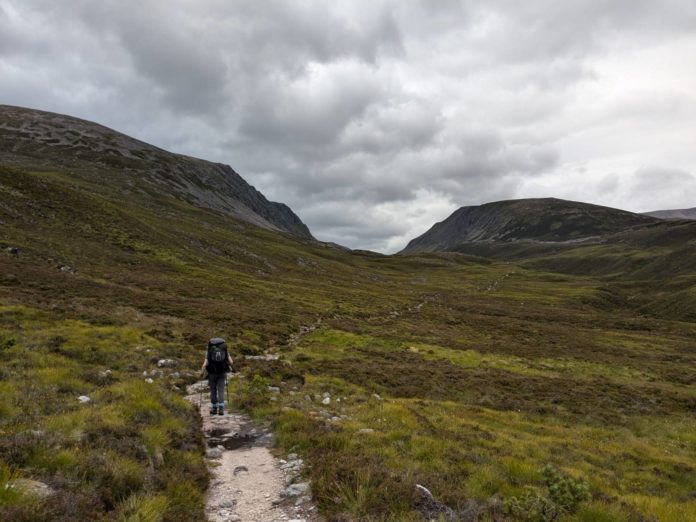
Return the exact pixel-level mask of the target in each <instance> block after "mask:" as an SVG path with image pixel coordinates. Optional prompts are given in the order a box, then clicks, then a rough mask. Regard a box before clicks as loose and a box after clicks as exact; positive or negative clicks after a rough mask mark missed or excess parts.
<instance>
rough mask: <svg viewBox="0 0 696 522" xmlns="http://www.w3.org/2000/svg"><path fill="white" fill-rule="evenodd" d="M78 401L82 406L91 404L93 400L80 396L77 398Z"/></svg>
mask: <svg viewBox="0 0 696 522" xmlns="http://www.w3.org/2000/svg"><path fill="white" fill-rule="evenodd" d="M77 400H78V401H80V403H81V404H87V403H88V402H90V401H91V400H92V399H90V398H89V397H87V396H86V395H80V396H79V397H78V398H77Z"/></svg>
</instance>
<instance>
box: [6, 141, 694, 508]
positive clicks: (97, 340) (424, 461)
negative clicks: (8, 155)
mask: <svg viewBox="0 0 696 522" xmlns="http://www.w3.org/2000/svg"><path fill="white" fill-rule="evenodd" d="M106 138H107V139H108V136H106ZM58 139H60V138H58ZM85 139H86V138H85ZM21 147H23V148H24V152H23V153H22V154H19V152H18V151H15V152H14V153H13V154H14V156H13V157H14V159H13V161H12V162H8V164H7V165H2V162H1V161H0V247H1V248H0V360H2V364H0V432H1V433H2V436H0V520H17V521H19V520H56V521H67V520H69V521H70V522H93V521H94V520H105V521H106V520H151V519H152V520H154V519H161V520H162V521H163V522H170V521H171V522H173V521H180V520H186V521H194V520H205V513H204V511H203V507H204V505H205V495H206V489H207V486H208V481H209V475H208V472H207V470H206V461H205V460H206V459H205V457H204V456H205V454H206V452H205V447H204V441H203V440H202V439H201V436H200V435H201V434H200V418H199V417H198V416H197V414H196V412H195V410H194V409H192V408H191V406H190V404H186V403H185V402H184V401H183V400H182V399H183V390H184V388H185V386H186V385H188V384H191V383H192V382H194V381H195V380H197V379H198V378H199V377H198V374H199V370H200V364H201V356H202V352H203V349H204V346H205V341H206V339H208V338H209V337H212V336H223V337H225V338H226V339H227V340H228V341H229V345H230V347H231V348H232V350H233V353H234V354H235V356H236V361H237V366H238V367H237V369H238V370H239V371H238V373H237V374H236V375H235V378H233V379H230V383H231V386H232V389H230V393H229V396H230V400H231V401H232V403H233V404H232V405H231V408H230V409H231V410H233V411H235V410H237V409H239V408H244V409H247V410H250V412H251V413H252V414H253V418H254V419H264V421H265V422H267V423H268V425H272V426H273V429H274V431H275V434H276V437H275V441H276V444H277V445H278V452H279V453H280V454H282V456H286V455H287V454H289V453H296V454H297V456H298V457H299V458H302V459H303V460H304V461H305V462H306V464H307V466H306V468H305V469H304V470H303V472H302V475H300V476H301V477H302V478H301V480H303V481H304V480H305V479H308V480H310V481H311V495H312V496H313V497H314V499H315V500H316V502H317V507H318V510H319V511H321V512H322V514H323V515H325V516H326V518H327V519H334V520H413V521H415V520H423V519H431V518H437V516H439V514H441V513H442V512H445V511H446V510H447V509H451V510H452V511H456V510H464V509H466V511H467V513H462V515H463V516H465V515H466V516H469V515H470V514H471V513H472V511H471V510H470V509H469V508H471V509H472V510H476V511H478V512H479V513H480V516H481V517H488V518H491V519H492V518H494V517H496V516H498V515H499V514H500V509H501V502H505V504H506V505H513V504H514V505H519V506H522V507H524V502H525V499H527V498H531V499H532V500H536V499H537V498H541V499H543V500H544V502H545V504H544V505H545V506H550V508H549V509H554V510H556V512H558V511H559V509H560V507H559V506H557V505H556V504H554V503H551V504H549V502H552V499H551V497H550V496H549V493H548V490H547V488H548V484H547V483H546V481H545V479H544V477H543V475H542V470H544V469H545V467H546V466H547V465H548V464H552V465H554V466H556V467H557V468H558V470H559V472H562V473H564V474H569V475H571V476H572V477H573V478H574V479H577V480H583V481H584V480H588V479H591V480H592V492H593V495H594V498H593V499H592V501H589V502H584V503H583V504H582V505H581V506H578V509H579V510H580V511H582V513H580V511H579V512H578V513H579V515H578V519H582V520H600V519H601V520H639V519H642V520H652V519H655V520H661V521H664V522H681V521H683V520H687V519H688V520H692V519H693V520H696V506H695V505H694V502H693V498H692V495H691V493H692V492H693V491H694V489H696V485H695V484H694V473H693V471H694V469H696V452H695V451H694V444H693V435H692V434H693V431H694V430H693V413H694V411H696V399H695V398H694V394H693V389H694V384H696V372H695V371H694V368H696V352H694V350H693V339H694V338H695V337H696V291H695V289H696V285H695V284H694V281H695V280H696V274H693V271H692V275H691V276H689V275H688V274H686V273H685V274H683V275H682V276H681V278H675V277H674V276H673V272H672V271H671V267H672V266H673V265H670V268H669V270H667V271H665V272H661V271H660V270H661V269H660V270H654V269H653V268H655V267H652V266H651V265H646V267H645V268H650V270H651V274H650V277H655V281H654V282H650V284H651V285H653V286H650V287H649V286H646V283H644V282H635V281H631V280H609V279H608V278H606V277H601V278H600V277H595V276H587V275H561V274H558V273H549V271H547V270H545V269H543V267H542V269H536V268H533V267H531V268H530V266H529V265H525V264H523V262H527V260H523V262H518V261H514V260H513V261H508V260H505V262H499V261H498V260H496V259H495V258H493V259H480V258H474V257H471V256H465V255H462V254H459V253H456V252H455V253H452V252H445V253H440V252H438V253H419V254H416V255H409V256H382V255H376V254H374V253H367V252H355V251H347V250H342V249H338V248H330V247H328V246H327V245H324V244H321V243H318V242H315V241H304V240H302V241H298V240H297V237H296V236H291V235H289V234H287V233H285V232H278V231H277V230H273V229H270V230H269V229H267V228H261V227H258V226H254V225H252V224H249V223H247V222H244V221H241V220H239V219H237V218H235V216H234V215H233V214H228V213H224V212H220V211H218V210H211V209H210V208H207V207H203V206H201V205H199V204H197V201H196V200H195V199H194V198H191V201H188V199H187V198H186V197H185V196H181V197H172V194H171V192H170V191H169V186H168V185H166V186H163V187H160V186H159V185H158V184H157V183H153V182H151V181H149V180H148V181H143V180H141V179H140V177H141V176H143V177H147V176H150V175H151V174H150V173H149V171H148V170H147V169H140V170H138V169H136V168H134V167H128V168H117V167H114V166H112V165H111V162H125V161H127V160H128V161H130V159H129V158H125V157H120V156H114V154H112V153H108V152H103V153H99V152H95V151H94V150H93V149H96V148H100V147H103V148H104V150H106V149H108V148H109V143H108V141H107V142H104V143H102V144H100V143H98V142H95V143H94V144H93V146H92V149H89V148H87V149H85V148H82V149H74V148H66V149H65V153H62V154H58V153H56V150H57V149H56V147H53V146H47V145H45V144H41V143H38V140H37V143H34V144H32V143H30V142H29V141H28V140H24V141H22V143H21ZM100 150H101V149H100ZM5 152H6V151H5ZM78 153H79V157H78V158H76V157H74V156H75V155H78ZM165 154H166V153H165ZM3 156H4V155H3ZM133 161H136V160H133ZM138 165H139V163H138ZM165 180H166V178H165ZM200 189H201V190H202V191H205V192H209V191H210V188H209V187H208V186H206V185H205V184H204V183H203V181H201V187H200ZM693 226H696V222H665V221H657V222H656V224H655V225H649V226H647V227H640V228H638V229H635V231H632V230H629V231H628V232H626V234H629V233H630V234H633V235H634V236H635V238H634V239H632V240H631V241H632V242H631V243H630V244H626V245H624V244H623V243H617V244H615V245H608V244H607V245H602V244H599V245H589V244H587V243H578V245H583V246H582V247H578V248H585V247H592V246H597V247H600V246H601V247H606V248H611V249H614V255H615V256H616V257H617V258H621V259H623V258H624V257H625V254H626V253H627V252H628V253H631V255H632V256H634V257H635V261H636V262H638V261H639V257H640V256H643V257H648V258H652V257H653V256H654V255H656V254H657V253H659V252H660V251H662V250H663V249H664V251H665V252H667V253H669V251H671V249H672V248H673V246H672V245H673V243H682V244H683V246H685V247H686V246H687V245H688V244H689V243H690V242H691V241H692V240H693V237H694V235H693V228H692V227H693ZM664 231H667V232H668V233H663V232H664ZM648 232H649V234H648ZM520 243H523V242H514V241H511V242H498V243H496V244H497V245H505V246H515V245H518V244H520ZM527 243H528V244H529V245H532V244H535V245H545V246H548V247H550V248H556V246H557V245H561V244H562V245H565V244H568V243H569V242H564V243H533V242H531V241H530V242H527ZM474 244H475V245H491V244H493V242H486V241H483V242H470V243H468V245H474ZM692 246H693V245H692ZM653 250H655V251H656V252H655V253H653ZM576 252H577V254H578V256H577V257H578V259H568V258H565V257H564V256H563V255H562V253H561V254H556V255H549V256H548V258H544V259H542V260H541V261H543V262H545V263H549V264H553V262H554V260H557V261H558V262H559V263H562V264H568V265H573V266H569V267H570V269H573V268H574V266H575V264H576V262H579V263H582V262H585V263H587V264H588V265H592V264H593V262H594V256H596V255H597V253H596V252H594V251H590V252H588V253H586V254H583V255H582V256H581V254H580V251H579V250H576ZM687 253H688V252H687ZM581 257H582V259H581ZM673 261H674V264H676V263H681V264H683V265H684V266H685V267H687V268H689V267H693V266H696V265H694V263H689V262H688V259H674V260H673ZM559 268H560V269H563V270H565V269H566V267H564V266H560V267H559ZM581 268H582V267H581ZM661 274H662V275H661ZM655 292H659V293H658V294H656V293H655ZM656 298H657V301H656ZM246 356H249V357H248V358H247V357H246ZM28 383H29V384H28ZM199 398H200V397H199ZM87 399H88V400H87ZM205 400H206V398H205V397H203V401H204V402H205ZM598 436H601V438H602V440H609V441H613V442H612V443H611V444H600V445H598V444H597V440H598ZM568 447H572V448H574V449H575V450H574V451H567V448H568ZM588 455H592V458H591V459H588V458H587V456H588ZM617 463H618V464H617ZM240 471H243V470H240ZM298 478H299V477H298ZM26 479H30V480H35V481H38V482H39V483H40V484H44V485H47V486H49V487H50V488H52V491H53V494H52V495H51V496H48V497H46V498H43V499H41V498H39V499H36V498H34V497H32V496H31V495H30V494H29V493H30V492H24V491H22V490H21V488H14V487H13V486H14V484H18V485H21V484H22V482H21V481H22V480H26ZM25 483H26V482H25ZM416 484H421V485H425V486H426V487H427V488H428V489H429V490H430V491H431V492H432V493H433V495H434V497H435V499H436V501H437V503H433V502H430V503H425V504H424V503H423V502H422V501H420V499H419V498H417V497H415V498H414V492H415V491H416ZM530 491H531V492H533V494H534V495H535V496H533V497H530ZM25 493H26V494H25ZM231 493H233V492H231ZM537 495H538V496H537ZM297 501H300V502H301V501H302V497H300V498H299V499H296V498H288V499H285V500H284V501H283V502H285V503H289V504H291V505H292V506H294V504H295V502H297ZM433 506H435V507H436V508H438V509H439V512H438V513H435V512H434V508H433ZM530 509H536V505H533V506H531V508H530ZM226 511H227V510H226ZM230 511H234V508H231V509H230ZM537 513H538V511H537ZM523 515H525V516H523ZM532 515H534V513H533V512H530V513H529V516H526V514H524V513H521V514H520V517H521V519H529V518H530V517H531V516H532Z"/></svg>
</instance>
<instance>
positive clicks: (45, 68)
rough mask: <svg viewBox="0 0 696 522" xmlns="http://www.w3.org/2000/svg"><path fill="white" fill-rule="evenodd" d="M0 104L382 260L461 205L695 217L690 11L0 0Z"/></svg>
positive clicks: (694, 65) (400, 0) (403, 2)
mask: <svg viewBox="0 0 696 522" xmlns="http://www.w3.org/2000/svg"><path fill="white" fill-rule="evenodd" d="M0 103H6V104H11V105H22V106H28V107H33V108H39V109H44V110H50V111H55V112H61V113H66V114H70V115H73V116H79V117H82V118H86V119H89V120H94V121H97V122H99V123H102V124H104V125H107V126H109V127H112V128H115V129H117V130H120V131H122V132H125V133H126V134H129V135H131V136H134V137H137V138H139V139H142V140H145V141H147V142H150V143H153V144H155V145H158V146H161V147H163V148H166V149H168V150H171V151H174V152H181V153H186V154H191V155H194V156H198V157H201V158H204V159H209V160H214V161H220V162H224V163H227V164H229V165H231V166H232V167H233V168H234V169H235V170H236V171H237V172H239V173H240V174H241V175H242V176H243V177H244V178H245V179H246V180H247V181H249V182H250V183H251V184H253V185H254V186H256V187H257V188H258V189H259V190H261V191H262V192H263V193H264V194H265V195H266V196H267V197H268V198H269V199H272V200H276V201H282V202H285V203H287V204H289V205H290V206H291V207H292V208H293V210H295V212H297V214H299V216H300V217H301V218H302V220H303V221H305V223H307V224H308V226H309V227H310V229H311V230H312V232H313V233H314V235H315V236H316V237H317V238H318V239H322V240H326V241H335V242H338V243H341V244H344V245H347V246H350V247H354V248H367V249H373V250H380V251H384V252H393V251H395V250H398V249H400V248H402V247H403V246H405V244H406V242H407V241H408V240H409V239H411V238H412V237H414V236H416V235H419V234H421V233H423V232H424V231H425V230H427V229H428V228H429V227H430V226H431V225H432V224H433V223H434V222H436V221H441V220H442V219H444V218H446V217H447V216H448V215H449V214H450V213H451V212H452V211H453V210H455V209H456V208H458V207H460V206H463V205H475V204H480V203H485V202H489V201H495V200H500V199H509V198H521V197H543V196H555V197H561V198H567V199H573V200H579V201H587V202H592V203H598V204H603V205H609V206H614V207H618V208H623V209H627V210H633V211H648V210H654V209H662V208H684V207H694V206H696V2H695V1H694V0H660V1H657V0H564V1H559V0H528V1H525V2H520V1H517V0H508V1H504V0H500V1H494V0H493V1H491V0H487V1H484V0H481V1H454V0H452V1H450V0H437V1H429V0H421V1H416V0H413V1H410V0H393V1H388V0H384V1H380V0H369V1H368V0H353V1H337V0H332V1H325V0H316V1H312V0H287V1H270V0H264V1H252V0H239V1H232V0H195V1H194V0H167V1H160V0H152V1H147V0H137V1H130V0H99V1H96V0H63V1H56V0H0Z"/></svg>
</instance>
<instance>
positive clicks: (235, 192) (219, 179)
mask: <svg viewBox="0 0 696 522" xmlns="http://www.w3.org/2000/svg"><path fill="white" fill-rule="evenodd" d="M0 163H2V164H3V165H7V166H21V167H28V168H41V167H47V168H54V167H56V166H60V167H63V168H66V169H70V172H71V174H72V175H75V176H79V177H81V178H82V179H86V180H87V181H89V182H92V183H95V184H97V185H103V186H104V187H105V188H110V189H111V190H116V191H119V192H120V193H122V194H123V195H124V196H126V197H127V196H128V195H130V194H140V195H149V196H152V197H154V198H157V197H162V196H165V197H167V196H169V197H175V198H178V199H181V200H184V201H187V202H189V203H191V204H194V205H195V206H198V207H201V208H207V209H211V210H216V211H218V212H222V213H224V214H227V215H230V216H233V217H236V218H238V219H241V220H243V221H247V222H250V223H253V224H255V225H258V226H260V227H263V228H267V229H270V230H277V231H282V232H286V233H289V234H291V235H293V236H296V237H298V238H303V239H313V237H312V234H311V233H310V231H309V229H308V228H307V226H306V225H305V224H304V223H303V222H302V221H301V220H300V218H299V217H298V216H297V215H296V214H295V213H294V212H293V211H292V210H291V209H290V208H289V207H288V206H287V205H285V204H283V203H275V202H272V201H268V200H267V199H266V197H265V196H264V195H263V194H262V193H261V192H259V191H258V190H256V189H255V188H254V187H253V186H251V185H249V184H248V183H247V182H246V181H245V180H244V179H243V178H242V177H241V176H240V175H239V174H237V173H236V172H235V171H234V170H233V169H232V168H231V167H229V166H228V165H223V164H220V163H213V162H210V161H205V160H202V159H198V158H193V157H190V156H185V155H182V154H175V153H171V152H167V151H165V150H162V149H160V148H158V147H155V146H153V145H149V144H147V143H144V142H142V141H139V140H136V139H134V138H131V137H129V136H127V135H125V134H122V133H120V132H117V131H114V130H112V129H109V128H107V127H104V126H102V125H99V124H96V123H93V122H90V121H86V120H82V119H78V118H74V117H71V116H65V115H61V114H56V113H50V112H44V111H39V110H34V109H27V108H22V107H13V106H8V105H0ZM95 167H96V168H95Z"/></svg>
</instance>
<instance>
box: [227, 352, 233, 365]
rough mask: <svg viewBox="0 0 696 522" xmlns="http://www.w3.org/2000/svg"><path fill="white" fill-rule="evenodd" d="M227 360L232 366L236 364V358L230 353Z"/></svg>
mask: <svg viewBox="0 0 696 522" xmlns="http://www.w3.org/2000/svg"><path fill="white" fill-rule="evenodd" d="M227 361H228V362H229V363H230V366H232V365H234V359H232V356H231V355H230V354H227Z"/></svg>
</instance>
